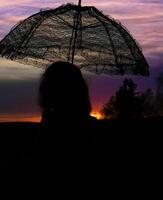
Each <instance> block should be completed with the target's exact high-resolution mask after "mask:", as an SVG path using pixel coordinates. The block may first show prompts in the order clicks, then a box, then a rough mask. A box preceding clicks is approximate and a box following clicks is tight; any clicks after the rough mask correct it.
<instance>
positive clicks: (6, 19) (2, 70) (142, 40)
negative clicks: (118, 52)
mask: <svg viewBox="0 0 163 200" xmlns="http://www.w3.org/2000/svg"><path fill="white" fill-rule="evenodd" d="M68 2H71V3H72V2H73V3H77V2H78V1H77V0H71V1H68V0H12V1H11V0H1V2H0V40H1V39H2V38H3V37H4V36H5V35H6V34H7V33H8V32H9V31H10V29H11V28H12V26H13V25H14V24H16V23H17V22H18V21H20V20H22V19H25V18H27V17H29V16H30V15H32V14H34V13H37V12H39V10H40V9H41V8H47V7H51V8H55V7H58V6H60V5H61V4H66V3H68ZM82 5H91V6H96V7H97V8H98V9H99V10H102V11H103V12H104V13H105V14H106V15H111V16H112V17H113V18H115V19H118V20H119V21H121V23H122V24H123V25H124V26H125V27H126V28H127V29H128V30H129V32H130V33H131V34H132V35H133V37H134V38H135V39H136V40H137V41H138V43H139V44H140V46H141V47H142V49H143V53H144V55H145V57H146V59H147V61H148V63H149V65H150V77H146V78H144V77H136V76H133V77H132V78H133V80H135V81H136V83H137V84H138V89H139V90H141V91H142V90H145V89H147V88H152V89H153V90H155V89H156V81H155V79H156V77H157V76H158V74H159V73H160V72H163V0H83V1H82ZM42 72H43V71H42V70H41V69H39V68H36V67H33V66H29V65H22V64H19V63H17V62H13V61H8V60H5V59H2V58H0V121H38V120H39V115H40V109H39V106H38V86H39V79H40V76H41V74H42ZM84 76H85V78H86V81H87V83H88V86H89V89H90V97H91V102H92V105H93V112H95V113H96V112H98V111H99V110H100V109H101V107H102V105H103V104H104V103H105V102H106V101H107V100H108V99H109V97H110V96H111V95H113V94H114V92H115V91H116V89H117V88H118V87H119V85H120V84H121V83H122V81H123V79H124V76H123V77H120V76H106V75H98V76H97V75H91V74H87V75H85V74H84ZM65 115H66V113H65Z"/></svg>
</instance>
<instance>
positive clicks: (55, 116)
mask: <svg viewBox="0 0 163 200" xmlns="http://www.w3.org/2000/svg"><path fill="white" fill-rule="evenodd" d="M40 105H41V108H42V124H44V125H47V126H48V127H51V128H52V126H55V127H56V128H58V129H59V130H60V129H62V127H64V128H65V126H61V124H62V123H64V125H68V126H71V128H73V127H75V126H80V125H82V124H83V123H87V121H88V120H89V117H90V111H91V105H90V101H89V95H88V88H87V85H86V83H85V81H84V79H83V77H82V74H81V72H80V69H79V68H77V67H76V66H75V65H73V64H70V63H68V62H56V63H53V64H52V65H50V66H49V67H48V68H47V69H46V71H45V73H44V74H43V76H42V80H41V84H40Z"/></svg>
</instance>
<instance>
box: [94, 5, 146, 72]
mask: <svg viewBox="0 0 163 200" xmlns="http://www.w3.org/2000/svg"><path fill="white" fill-rule="evenodd" d="M93 9H94V11H95V12H97V13H98V14H99V15H100V16H101V17H103V18H104V19H106V20H107V21H108V20H109V22H110V23H111V24H112V25H114V26H116V28H117V29H118V31H119V32H120V34H121V35H122V36H124V40H125V42H126V44H127V46H128V48H129V49H130V52H131V54H132V55H133V57H134V58H135V60H136V61H137V59H136V57H135V55H134V53H133V52H132V50H131V47H130V46H129V44H128V42H127V41H126V36H125V34H124V33H122V31H121V30H120V29H122V30H123V32H126V34H128V35H129V36H130V38H131V40H132V42H133V43H134V45H135V46H136V49H137V50H138V52H139V54H140V55H141V57H142V59H143V61H144V63H145V65H146V72H145V73H146V75H149V71H148V67H149V65H148V63H147V61H146V59H145V57H144V55H143V54H142V52H141V50H140V49H139V48H138V47H137V44H136V42H135V40H134V39H133V38H132V37H131V35H130V34H129V33H128V31H127V30H126V29H125V28H124V27H123V26H122V25H120V24H118V23H117V22H116V21H115V20H114V19H112V20H111V19H110V18H109V17H107V16H105V15H104V14H103V13H101V12H100V11H99V10H98V9H96V8H95V7H93ZM117 26H118V27H117ZM119 27H120V28H119Z"/></svg>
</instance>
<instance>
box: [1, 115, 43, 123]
mask: <svg viewBox="0 0 163 200" xmlns="http://www.w3.org/2000/svg"><path fill="white" fill-rule="evenodd" d="M40 120H41V116H39V115H36V116H22V115H0V122H40Z"/></svg>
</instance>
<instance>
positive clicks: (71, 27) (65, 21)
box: [50, 15, 73, 28]
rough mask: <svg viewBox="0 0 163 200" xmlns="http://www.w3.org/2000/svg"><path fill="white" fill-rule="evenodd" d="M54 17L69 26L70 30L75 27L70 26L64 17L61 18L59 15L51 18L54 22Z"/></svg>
mask: <svg viewBox="0 0 163 200" xmlns="http://www.w3.org/2000/svg"><path fill="white" fill-rule="evenodd" d="M53 17H57V18H58V19H60V20H61V21H62V22H63V24H65V25H67V26H69V27H70V28H72V27H73V26H72V25H71V24H69V23H68V22H67V21H65V20H64V19H63V18H62V17H59V16H58V15H53V16H51V17H50V18H51V19H52V20H54V19H53Z"/></svg>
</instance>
